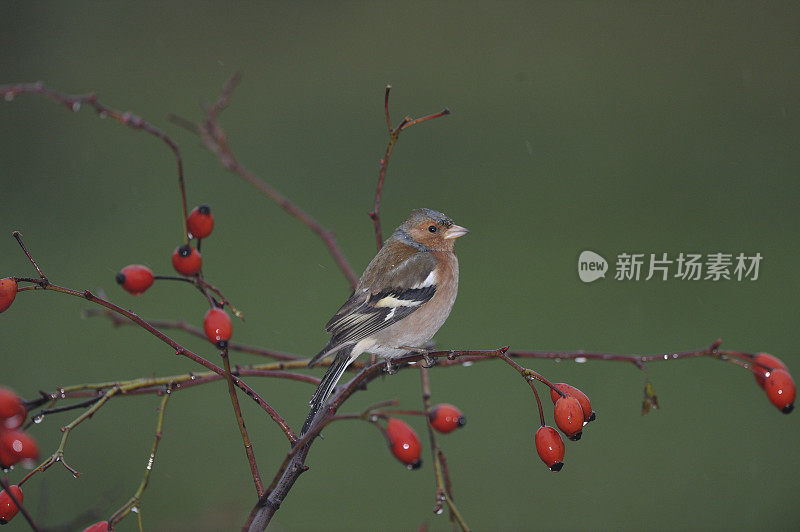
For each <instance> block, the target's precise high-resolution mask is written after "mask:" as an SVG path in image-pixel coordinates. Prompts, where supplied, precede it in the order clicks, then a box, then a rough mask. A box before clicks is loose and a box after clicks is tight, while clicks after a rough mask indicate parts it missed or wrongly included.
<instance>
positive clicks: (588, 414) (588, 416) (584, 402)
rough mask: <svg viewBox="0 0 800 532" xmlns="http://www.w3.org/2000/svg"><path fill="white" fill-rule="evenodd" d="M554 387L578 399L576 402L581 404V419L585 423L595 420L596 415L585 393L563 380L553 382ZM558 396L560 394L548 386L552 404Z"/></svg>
mask: <svg viewBox="0 0 800 532" xmlns="http://www.w3.org/2000/svg"><path fill="white" fill-rule="evenodd" d="M555 387H556V388H558V389H559V390H561V391H562V392H564V393H565V394H567V396H569V397H574V398H575V399H577V400H578V402H579V403H580V404H581V410H583V421H584V422H585V423H588V422H590V421H594V420H595V418H596V417H597V415H596V414H595V413H594V411H593V410H592V403H591V402H590V401H589V398H588V397H587V396H586V394H585V393H583V392H582V391H580V390H579V389H577V388H576V387H574V386H571V385H569V384H566V383H564V382H557V383H555ZM559 398H561V396H560V395H559V394H558V392H557V391H555V390H554V389H552V388H550V399H552V400H553V404H556V401H558V400H559Z"/></svg>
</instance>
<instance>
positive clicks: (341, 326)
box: [309, 252, 436, 365]
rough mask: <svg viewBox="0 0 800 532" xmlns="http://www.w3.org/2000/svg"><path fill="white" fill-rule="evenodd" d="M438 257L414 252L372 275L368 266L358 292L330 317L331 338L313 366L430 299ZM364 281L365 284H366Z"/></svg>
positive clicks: (388, 324)
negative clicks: (372, 279) (370, 281)
mask: <svg viewBox="0 0 800 532" xmlns="http://www.w3.org/2000/svg"><path fill="white" fill-rule="evenodd" d="M435 267H436V258H435V257H434V256H433V255H432V254H430V253H427V252H416V253H413V254H412V255H411V256H410V257H408V258H407V259H406V260H404V261H403V262H401V263H400V264H398V265H397V266H395V267H393V268H391V269H389V270H387V271H384V272H375V273H376V275H371V273H372V272H370V269H369V268H368V269H367V271H366V272H365V274H364V279H366V280H367V281H369V279H370V277H373V278H374V282H372V283H369V282H366V283H363V281H362V283H360V284H359V286H358V287H357V288H356V292H355V293H354V294H353V295H352V296H351V297H350V299H348V300H347V301H346V302H345V303H344V305H342V307H341V308H340V309H339V311H338V312H336V314H335V315H334V316H333V317H332V318H331V319H330V321H329V322H328V324H327V325H326V326H325V330H326V331H328V332H329V333H331V335H332V336H331V340H330V342H328V345H327V346H325V349H323V350H322V351H321V352H320V353H319V354H318V355H317V356H315V357H314V358H313V359H312V360H311V362H310V363H309V365H313V364H314V363H316V362H317V361H318V360H320V359H322V358H324V357H325V356H326V355H328V354H330V353H333V352H334V351H336V350H337V349H339V348H340V347H342V346H344V345H351V344H354V343H357V342H359V341H360V340H363V339H364V338H367V337H369V336H371V335H373V334H375V333H376V332H378V331H381V330H383V329H385V328H387V327H389V326H390V325H392V324H394V323H397V322H398V321H400V320H402V319H403V318H405V317H407V316H408V315H409V314H411V313H413V312H414V311H416V310H417V309H418V308H420V307H421V306H422V305H423V304H425V303H427V302H428V301H430V299H431V298H432V297H433V295H434V294H435V293H436V275H435V274H434V268H435ZM362 284H363V285H364V286H362Z"/></svg>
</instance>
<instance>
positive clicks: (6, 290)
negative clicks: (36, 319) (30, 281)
mask: <svg viewBox="0 0 800 532" xmlns="http://www.w3.org/2000/svg"><path fill="white" fill-rule="evenodd" d="M15 297H17V282H16V281H15V280H14V279H12V278H11V277H6V278H5V279H0V312H5V311H6V310H7V309H8V307H10V306H11V303H13V302H14V298H15Z"/></svg>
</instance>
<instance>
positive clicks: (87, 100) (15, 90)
mask: <svg viewBox="0 0 800 532" xmlns="http://www.w3.org/2000/svg"><path fill="white" fill-rule="evenodd" d="M19 94H40V95H42V96H45V97H47V98H50V99H51V100H55V101H56V102H58V103H60V104H62V105H64V106H65V107H66V108H67V109H69V110H70V111H72V112H77V111H79V110H80V108H81V106H82V105H88V106H90V107H92V108H93V109H94V110H95V111H97V113H98V114H99V115H100V117H101V118H105V117H110V118H112V119H114V120H116V121H117V122H119V123H120V124H124V125H126V126H128V127H130V128H133V129H138V130H141V131H144V132H146V133H148V134H150V135H152V136H154V137H156V138H158V139H159V140H161V141H162V142H163V143H164V144H166V145H167V146H168V147H169V149H170V150H172V153H173V155H174V156H175V162H176V164H177V165H178V186H179V188H180V192H181V208H182V210H183V220H182V222H181V223H182V225H183V238H184V239H185V242H186V243H187V244H188V243H189V237H188V228H187V226H186V218H187V217H188V214H189V213H188V211H187V209H186V186H185V182H184V181H185V180H184V178H183V158H182V157H181V151H180V149H179V148H178V145H177V144H176V143H175V141H173V140H172V139H171V138H170V137H169V136H168V135H167V134H166V133H164V132H163V131H161V130H160V129H159V128H157V127H155V126H153V125H152V124H150V123H149V122H147V121H146V120H144V119H143V118H142V117H140V116H136V115H135V114H133V113H131V112H130V111H124V112H123V111H118V110H117V109H114V108H113V107H109V106H107V105H105V104H103V103H101V102H100V100H99V99H98V96H97V94H96V93H94V92H91V93H89V94H80V95H70V94H65V93H63V92H59V91H55V90H53V89H50V88H47V87H46V86H45V85H44V83H42V82H37V83H19V84H16V85H0V97H2V98H3V99H5V100H6V101H10V100H13V99H14V97H15V96H17V95H19ZM40 273H41V272H40ZM43 277H44V276H43Z"/></svg>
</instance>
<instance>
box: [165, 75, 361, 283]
mask: <svg viewBox="0 0 800 532" xmlns="http://www.w3.org/2000/svg"><path fill="white" fill-rule="evenodd" d="M240 79H241V76H240V74H239V73H236V74H234V75H233V76H232V77H231V78H230V79H229V80H228V82H227V83H226V84H225V87H224V88H223V91H222V95H221V96H220V98H219V99H218V100H217V102H216V104H214V105H213V106H208V107H206V109H205V113H206V117H205V119H204V120H203V121H202V122H201V123H200V124H197V125H196V126H194V125H190V124H191V122H189V121H188V120H186V119H184V118H178V117H171V118H170V119H171V120H172V121H173V122H175V123H177V124H178V125H181V126H184V127H186V128H187V129H188V130H189V131H192V132H193V133H198V134H199V135H200V141H201V142H202V144H203V146H205V147H206V148H207V149H208V150H209V151H210V152H211V153H213V154H214V155H215V156H216V157H217V159H218V160H219V162H220V163H221V164H222V166H223V167H225V168H226V169H228V170H230V171H231V172H233V173H234V174H236V175H238V176H239V177H241V178H242V179H244V180H245V181H246V182H248V183H250V184H251V185H252V186H253V187H255V188H256V189H257V190H258V191H260V192H261V193H262V194H264V195H265V196H267V197H268V198H269V199H271V200H272V201H274V202H275V203H276V204H278V205H279V206H280V207H281V208H282V209H283V210H284V211H286V212H287V213H289V214H290V215H292V216H294V217H295V218H297V219H298V220H299V221H300V222H302V223H303V224H304V225H305V226H306V227H308V228H309V229H311V231H313V232H314V233H315V234H316V235H317V236H318V237H319V238H320V239H322V241H323V243H324V244H325V247H327V248H328V252H329V253H330V254H331V256H332V257H333V259H334V261H335V262H336V264H337V265H338V266H339V269H340V270H341V271H342V273H343V274H344V276H345V277H346V278H347V280H348V282H349V283H350V286H351V287H355V285H356V283H357V282H358V277H357V276H356V274H355V272H354V271H353V268H352V267H351V266H350V264H349V263H348V262H347V259H346V258H345V257H344V254H343V253H342V251H341V249H340V248H339V245H338V244H337V242H336V237H335V236H334V234H333V232H331V231H329V230H328V229H326V228H325V227H323V226H322V224H320V223H319V222H318V221H317V220H315V219H314V218H313V217H312V216H311V215H310V214H308V213H307V212H305V211H304V210H303V209H301V208H300V207H298V206H297V205H295V204H294V203H293V202H292V201H290V200H289V199H288V198H287V197H286V196H284V195H283V194H281V193H280V192H278V190H277V189H276V188H274V187H273V186H272V185H270V184H269V183H267V182H266V181H264V180H263V179H261V178H260V177H258V176H257V175H256V174H254V173H253V172H251V171H250V170H248V169H247V168H245V167H244V166H243V165H242V164H241V163H240V162H239V160H238V159H237V158H236V156H235V155H234V154H233V152H232V151H231V148H230V146H229V144H228V139H227V136H226V134H225V131H224V130H223V129H222V127H221V126H220V125H219V122H218V118H219V114H220V113H221V112H222V110H223V109H224V108H225V107H226V106H227V105H228V103H229V102H230V98H231V96H232V94H233V90H234V88H235V87H236V85H237V84H238V82H239V80H240ZM187 126H188V127H187Z"/></svg>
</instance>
